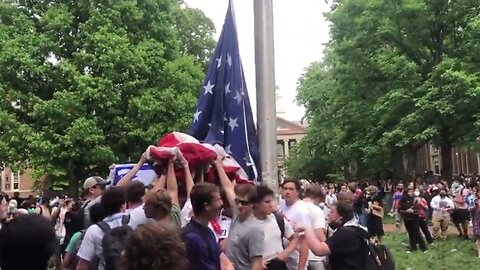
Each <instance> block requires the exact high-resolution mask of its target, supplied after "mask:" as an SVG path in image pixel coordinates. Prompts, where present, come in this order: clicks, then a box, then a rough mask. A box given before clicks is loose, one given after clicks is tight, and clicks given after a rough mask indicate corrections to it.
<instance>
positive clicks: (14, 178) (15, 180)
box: [10, 171, 22, 191]
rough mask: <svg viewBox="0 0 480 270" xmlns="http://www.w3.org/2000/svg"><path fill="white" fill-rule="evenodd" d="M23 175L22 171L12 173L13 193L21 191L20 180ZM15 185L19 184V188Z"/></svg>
mask: <svg viewBox="0 0 480 270" xmlns="http://www.w3.org/2000/svg"><path fill="white" fill-rule="evenodd" d="M21 178H22V177H21V174H20V171H17V173H16V174H15V172H13V171H12V177H11V178H10V179H11V180H10V189H11V190H13V191H19V190H20V179H21ZM15 184H17V185H18V186H17V188H15Z"/></svg>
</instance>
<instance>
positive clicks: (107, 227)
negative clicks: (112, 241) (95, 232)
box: [97, 221, 112, 233]
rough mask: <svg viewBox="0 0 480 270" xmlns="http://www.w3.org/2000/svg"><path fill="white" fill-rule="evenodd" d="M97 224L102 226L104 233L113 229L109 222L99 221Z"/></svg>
mask: <svg viewBox="0 0 480 270" xmlns="http://www.w3.org/2000/svg"><path fill="white" fill-rule="evenodd" d="M97 226H98V227H100V229H102V231H103V233H107V232H108V231H110V230H111V229H112V228H111V227H110V225H108V223H107V222H105V221H100V222H99V223H97Z"/></svg>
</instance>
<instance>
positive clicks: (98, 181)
mask: <svg viewBox="0 0 480 270" xmlns="http://www.w3.org/2000/svg"><path fill="white" fill-rule="evenodd" d="M108 184H110V181H106V180H105V179H103V178H102V177H100V176H90V177H88V178H87V179H86V180H85V182H83V190H88V189H89V188H92V187H94V186H96V185H101V186H106V185H108Z"/></svg>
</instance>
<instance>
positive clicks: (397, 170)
mask: <svg viewBox="0 0 480 270" xmlns="http://www.w3.org/2000/svg"><path fill="white" fill-rule="evenodd" d="M391 161H392V171H393V178H395V179H399V180H405V167H404V166H403V153H402V150H401V149H399V148H397V147H394V148H392V152H391Z"/></svg>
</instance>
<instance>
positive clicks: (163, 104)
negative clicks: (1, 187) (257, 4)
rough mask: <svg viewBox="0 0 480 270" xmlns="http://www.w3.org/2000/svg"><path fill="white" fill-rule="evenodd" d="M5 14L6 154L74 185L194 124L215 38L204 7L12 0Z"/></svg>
mask: <svg viewBox="0 0 480 270" xmlns="http://www.w3.org/2000/svg"><path fill="white" fill-rule="evenodd" d="M0 22H1V24H0V92H1V94H2V97H5V98H3V99H2V100H1V101H0V155H1V159H2V161H4V162H6V163H7V164H15V163H21V164H22V165H24V166H25V164H28V166H33V167H34V169H35V172H36V174H37V176H41V175H48V176H49V178H50V179H51V180H52V181H53V183H55V184H57V185H58V184H62V185H66V184H69V185H70V188H71V190H72V191H73V192H76V191H77V190H78V183H79V181H81V180H82V179H83V178H84V177H86V176H87V175H89V174H101V175H105V174H106V169H107V167H108V165H109V164H111V163H112V162H127V161H131V160H132V159H136V158H137V157H138V156H139V155H140V153H141V152H142V151H144V150H145V148H146V146H148V145H149V144H155V143H156V140H157V139H158V138H159V136H161V135H162V134H164V133H166V132H168V131H173V130H177V131H185V129H186V128H188V126H189V124H190V121H191V118H192V117H191V115H192V111H193V109H194V106H195V103H196V99H197V96H198V89H200V86H201V83H202V80H203V76H204V66H205V63H206V61H207V59H208V58H209V57H210V55H211V53H212V50H213V47H214V40H213V37H212V32H213V30H214V29H213V23H212V22H211V21H210V20H209V19H208V18H206V17H205V15H204V14H203V13H202V12H201V11H199V10H196V9H189V8H185V7H182V5H181V2H179V1H175V0H145V1H135V0H114V1H113V0H105V1H83V0H82V1H66V0H51V1H21V0H19V1H13V0H12V1H2V3H0ZM27 162H28V163H27ZM66 179H68V180H69V182H65V180H66Z"/></svg>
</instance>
